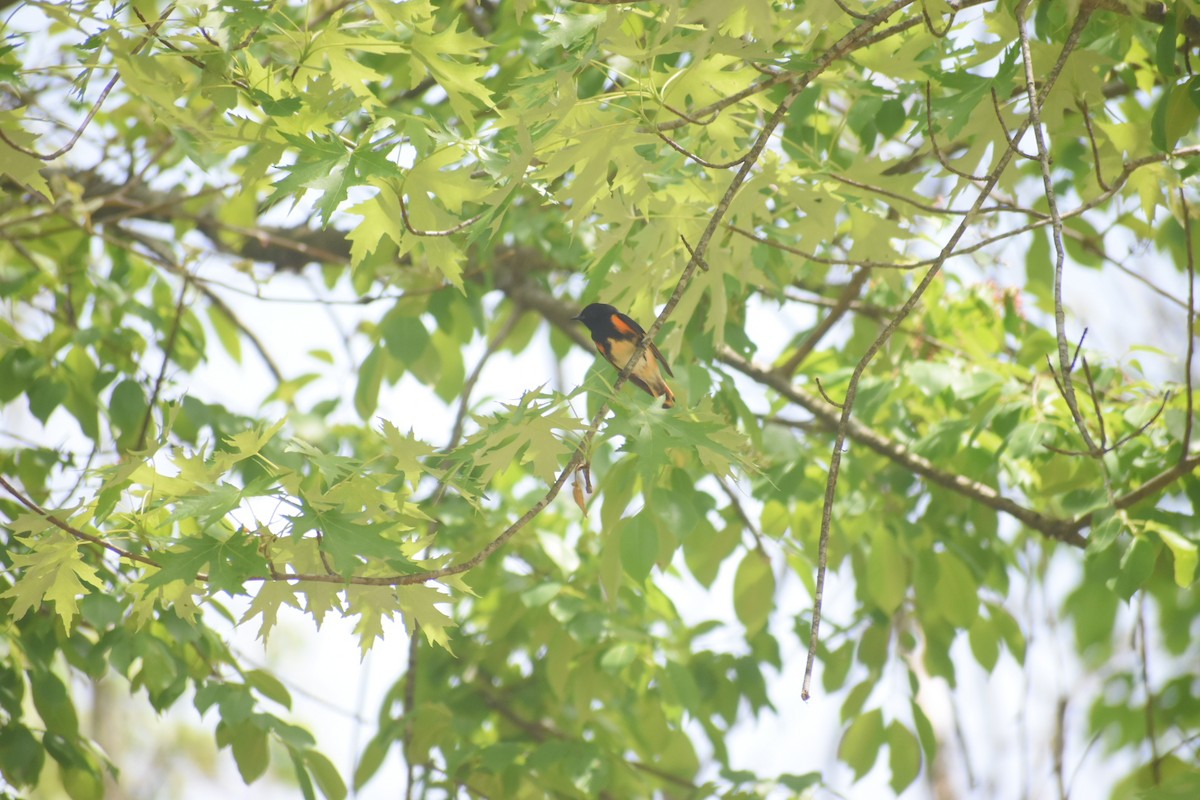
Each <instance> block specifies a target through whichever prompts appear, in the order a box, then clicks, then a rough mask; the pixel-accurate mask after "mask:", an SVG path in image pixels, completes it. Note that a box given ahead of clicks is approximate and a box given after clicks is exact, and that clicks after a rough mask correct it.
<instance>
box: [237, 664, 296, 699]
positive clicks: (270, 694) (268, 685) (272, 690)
mask: <svg viewBox="0 0 1200 800" xmlns="http://www.w3.org/2000/svg"><path fill="white" fill-rule="evenodd" d="M243 677H244V678H245V679H246V683H248V684H250V685H251V686H253V687H254V688H255V690H257V691H258V693H259V694H261V695H262V696H263V697H266V698H268V699H270V700H274V701H275V702H276V703H279V705H281V706H283V707H284V708H288V709H290V708H291V707H292V695H291V693H290V692H289V691H288V690H287V687H286V686H284V685H283V683H282V682H281V681H280V680H279V679H278V678H276V677H275V676H274V675H272V674H271V673H269V672H267V671H265V670H261V669H252V670H249V671H248V672H246V673H244V675H243Z"/></svg>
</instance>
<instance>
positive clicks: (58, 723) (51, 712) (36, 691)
mask: <svg viewBox="0 0 1200 800" xmlns="http://www.w3.org/2000/svg"><path fill="white" fill-rule="evenodd" d="M28 675H29V688H30V690H31V694H32V695H33V707H34V708H36V709H37V712H38V716H40V717H41V718H42V722H43V723H45V725H46V730H47V731H50V732H51V733H55V734H58V735H59V736H62V737H63V738H64V739H68V740H70V739H74V738H75V737H77V736H79V718H78V716H76V714H75V703H74V702H72V701H71V696H70V694H68V692H67V686H66V684H64V683H63V682H62V680H61V679H60V678H59V677H58V676H57V675H55V674H54V673H53V672H50V671H49V670H46V669H33V670H30V671H29V673H28Z"/></svg>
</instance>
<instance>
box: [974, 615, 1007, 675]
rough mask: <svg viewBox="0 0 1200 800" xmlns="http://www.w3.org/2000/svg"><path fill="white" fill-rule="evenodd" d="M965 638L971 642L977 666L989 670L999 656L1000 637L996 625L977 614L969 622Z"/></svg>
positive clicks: (993, 666)
mask: <svg viewBox="0 0 1200 800" xmlns="http://www.w3.org/2000/svg"><path fill="white" fill-rule="evenodd" d="M967 638H968V640H969V642H970V644H971V653H972V654H974V656H975V660H976V661H978V662H979V666H981V667H983V668H984V669H985V670H986V671H988V672H991V671H992V670H993V669H994V668H995V666H996V661H998V660H999V658H1000V639H999V636H998V634H997V631H996V626H995V625H994V624H993V623H992V621H991V620H987V619H984V617H983V616H978V617H976V618H975V621H974V622H972V623H971V627H970V629H969V630H968V631H967Z"/></svg>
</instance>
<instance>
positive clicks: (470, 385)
mask: <svg viewBox="0 0 1200 800" xmlns="http://www.w3.org/2000/svg"><path fill="white" fill-rule="evenodd" d="M523 316H525V312H524V309H522V308H520V307H518V308H517V309H516V310H515V311H514V312H513V315H512V316H511V317H509V318H508V321H507V322H505V323H504V325H503V327H501V328H500V330H499V331H497V332H496V335H495V336H493V337H492V338H491V340H490V341H489V342H488V343H487V348H486V349H485V350H484V351H483V355H481V356H480V357H479V361H477V362H476V363H475V368H474V369H473V370H471V374H470V375H468V376H467V379H466V381H464V382H463V388H462V391H461V392H459V395H458V412H457V413H456V414H455V415H454V425H453V426H452V427H451V429H450V431H451V432H450V444H449V446H448V447H447V448H446V449H447V450H449V449H451V448H453V447H454V446H455V445H457V444H458V441H459V439H461V438H462V434H463V426H464V425H466V421H467V412H468V411H469V410H470V407H471V393H472V392H473V391H474V389H475V384H476V383H477V382H478V381H479V376H480V375H482V374H483V368H484V367H485V366H487V362H488V360H489V359H490V358H491V357H492V356H493V355H495V354H496V352H497V351H498V350H499V349H500V345H502V344H504V341H505V340H506V339H507V338H508V337H509V336H511V335H512V332H513V330H515V329H516V327H517V323H518V322H520V321H521V317H523Z"/></svg>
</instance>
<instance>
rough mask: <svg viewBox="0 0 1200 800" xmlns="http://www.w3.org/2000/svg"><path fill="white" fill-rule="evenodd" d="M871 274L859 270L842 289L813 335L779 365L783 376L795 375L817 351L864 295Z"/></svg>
mask: <svg viewBox="0 0 1200 800" xmlns="http://www.w3.org/2000/svg"><path fill="white" fill-rule="evenodd" d="M870 274H871V271H870V270H868V269H859V270H858V271H857V272H855V273H854V276H853V277H852V278H850V281H849V282H848V283H847V284H846V287H845V288H844V289H842V293H841V294H840V295H839V296H838V299H837V302H836V303H835V304H834V305H833V308H831V309H830V310H829V313H828V314H826V315H825V318H824V319H822V320H821V321H820V322H818V323H817V325H816V327H814V328H813V330H812V333H810V334H809V335H808V337H807V338H805V340H804V341H803V342H802V343H801V344H800V346H799V347H797V348H796V352H794V353H792V355H791V357H789V358H788V360H787V361H785V362H783V363H782V364H780V365H779V372H780V373H781V374H783V375H793V374H795V372H796V370H797V369H799V368H800V365H801V364H803V363H804V360H805V359H806V358H808V357H809V356H810V355H811V354H812V351H813V350H814V349H816V346H817V345H818V344H820V342H821V340H822V339H824V338H825V335H826V334H828V333H829V331H830V330H831V329H832V328H833V326H834V325H836V324H837V322H838V320H840V319H841V318H842V317H843V316H845V314H846V312H847V311H849V310H850V306H851V304H852V303H853V302H854V301H855V300H857V299H858V296H859V294H861V293H862V288H863V286H864V285H865V284H866V282H867V278H868V277H869V276H870ZM822 393H823V392H822Z"/></svg>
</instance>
